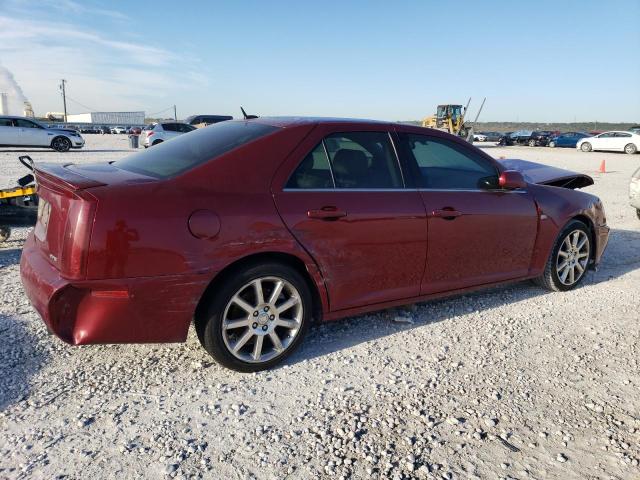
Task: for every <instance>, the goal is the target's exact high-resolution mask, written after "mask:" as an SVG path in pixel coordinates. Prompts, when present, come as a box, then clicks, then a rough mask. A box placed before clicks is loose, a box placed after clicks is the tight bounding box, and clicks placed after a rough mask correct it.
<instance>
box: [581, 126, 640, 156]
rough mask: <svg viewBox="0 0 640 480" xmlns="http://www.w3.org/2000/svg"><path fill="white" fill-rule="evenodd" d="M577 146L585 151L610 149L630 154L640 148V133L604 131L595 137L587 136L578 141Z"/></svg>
mask: <svg viewBox="0 0 640 480" xmlns="http://www.w3.org/2000/svg"><path fill="white" fill-rule="evenodd" d="M576 148H577V149H579V150H582V151H583V152H591V151H592V150H608V151H612V152H625V153H629V154H633V153H636V152H637V151H638V150H640V135H638V134H637V133H633V132H622V131H613V132H604V133H601V134H600V135H596V136H595V137H587V138H583V139H581V140H579V141H578V143H577V144H576Z"/></svg>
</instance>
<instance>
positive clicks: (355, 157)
mask: <svg viewBox="0 0 640 480" xmlns="http://www.w3.org/2000/svg"><path fill="white" fill-rule="evenodd" d="M333 170H334V172H335V174H336V175H337V176H338V177H340V176H342V177H347V178H349V179H350V180H352V179H362V178H365V177H366V176H367V175H368V173H369V161H368V160H367V157H366V156H365V154H364V152H363V151H362V150H353V149H350V148H341V149H340V150H338V151H337V152H336V153H335V155H334V157H333Z"/></svg>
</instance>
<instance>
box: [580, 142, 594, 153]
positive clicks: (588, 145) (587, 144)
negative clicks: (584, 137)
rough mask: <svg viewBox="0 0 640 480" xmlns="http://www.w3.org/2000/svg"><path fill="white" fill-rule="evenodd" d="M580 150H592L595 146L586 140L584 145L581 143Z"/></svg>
mask: <svg viewBox="0 0 640 480" xmlns="http://www.w3.org/2000/svg"><path fill="white" fill-rule="evenodd" d="M580 150H582V151H583V152H590V151H591V150H593V147H592V146H591V144H590V143H589V142H584V143H583V144H582V145H580Z"/></svg>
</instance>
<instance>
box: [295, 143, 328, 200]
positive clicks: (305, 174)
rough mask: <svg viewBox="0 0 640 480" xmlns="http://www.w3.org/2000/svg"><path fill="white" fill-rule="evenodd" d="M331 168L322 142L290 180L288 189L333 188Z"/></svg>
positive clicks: (303, 161)
mask: <svg viewBox="0 0 640 480" xmlns="http://www.w3.org/2000/svg"><path fill="white" fill-rule="evenodd" d="M333 187H334V185H333V179H332V177H331V168H330V167H329V160H328V159H327V155H326V154H325V150H324V146H323V144H322V142H320V143H319V144H318V145H317V146H316V148H314V149H313V150H312V151H311V152H309V154H308V155H307V156H306V157H304V160H302V162H300V165H298V168H296V170H295V171H294V172H293V175H291V177H290V178H289V181H288V182H287V186H286V188H296V189H300V188H303V189H318V188H333Z"/></svg>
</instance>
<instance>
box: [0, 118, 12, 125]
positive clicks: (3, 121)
mask: <svg viewBox="0 0 640 480" xmlns="http://www.w3.org/2000/svg"><path fill="white" fill-rule="evenodd" d="M0 127H13V122H12V121H11V119H10V118H0Z"/></svg>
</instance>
